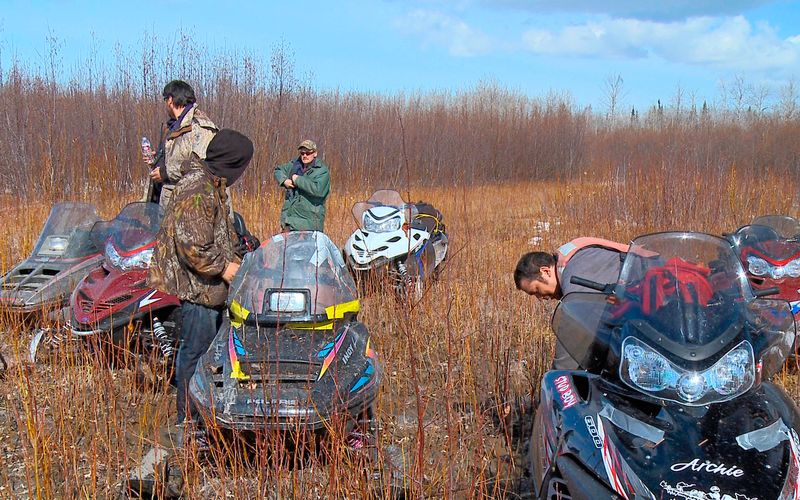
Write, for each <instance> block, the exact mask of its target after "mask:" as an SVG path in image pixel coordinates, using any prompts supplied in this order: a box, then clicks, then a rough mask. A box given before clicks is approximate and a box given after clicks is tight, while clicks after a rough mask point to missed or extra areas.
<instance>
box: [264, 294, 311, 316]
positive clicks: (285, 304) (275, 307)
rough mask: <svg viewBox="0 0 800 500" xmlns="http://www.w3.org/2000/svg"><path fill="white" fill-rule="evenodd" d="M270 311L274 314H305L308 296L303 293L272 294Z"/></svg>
mask: <svg viewBox="0 0 800 500" xmlns="http://www.w3.org/2000/svg"><path fill="white" fill-rule="evenodd" d="M269 310H270V311H273V312H287V313H289V312H291V313H294V312H303V311H305V310H306V294H304V293H303V292H272V293H271V294H270V296H269Z"/></svg>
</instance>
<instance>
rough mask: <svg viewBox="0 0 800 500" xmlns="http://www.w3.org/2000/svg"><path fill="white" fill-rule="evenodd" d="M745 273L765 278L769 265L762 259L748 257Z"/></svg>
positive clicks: (752, 256)
mask: <svg viewBox="0 0 800 500" xmlns="http://www.w3.org/2000/svg"><path fill="white" fill-rule="evenodd" d="M747 271H748V272H749V273H750V274H754V275H756V276H766V274H767V273H768V272H769V264H768V263H767V261H766V260H764V259H761V258H759V257H756V256H754V255H750V256H748V257H747Z"/></svg>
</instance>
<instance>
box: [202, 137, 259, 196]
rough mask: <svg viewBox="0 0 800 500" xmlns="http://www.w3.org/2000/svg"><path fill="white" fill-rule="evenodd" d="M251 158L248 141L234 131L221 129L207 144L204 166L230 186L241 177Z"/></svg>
mask: <svg viewBox="0 0 800 500" xmlns="http://www.w3.org/2000/svg"><path fill="white" fill-rule="evenodd" d="M252 158H253V142H252V141H251V140H250V139H248V138H247V137H246V136H244V135H243V134H240V133H239V132H237V131H235V130H231V129H222V130H220V131H219V132H217V134H216V135H215V136H214V138H213V139H211V142H210V143H208V149H207V150H206V160H205V164H206V167H207V168H208V170H209V171H210V172H211V173H212V174H213V175H215V176H217V177H223V178H225V179H226V180H227V181H228V182H227V185H228V186H230V185H231V184H233V183H234V182H236V180H237V179H238V178H239V177H241V176H242V174H243V173H244V169H245V168H247V165H248V164H249V163H250V160H251V159H252Z"/></svg>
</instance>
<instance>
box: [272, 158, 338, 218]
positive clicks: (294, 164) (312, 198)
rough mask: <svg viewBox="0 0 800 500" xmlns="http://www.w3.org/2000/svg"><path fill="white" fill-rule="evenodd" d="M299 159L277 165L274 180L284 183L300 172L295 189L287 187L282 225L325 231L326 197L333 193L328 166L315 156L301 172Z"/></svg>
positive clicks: (282, 211)
mask: <svg viewBox="0 0 800 500" xmlns="http://www.w3.org/2000/svg"><path fill="white" fill-rule="evenodd" d="M302 167H303V164H302V162H301V161H300V158H297V159H295V160H293V161H290V162H289V163H284V164H283V165H278V166H277V167H275V180H276V181H278V185H280V186H282V187H284V186H283V183H284V181H286V179H291V178H292V174H299V175H298V177H297V179H296V181H295V186H296V187H295V189H286V201H284V203H283V210H281V226H282V227H286V226H289V227H290V228H291V229H292V230H294V231H322V230H323V226H324V225H325V200H327V199H328V195H329V194H330V192H331V177H330V172H329V171H328V167H327V165H325V163H323V162H322V160H320V159H319V158H315V159H314V162H313V163H312V164H311V166H310V167H309V168H308V170H306V172H305V173H302V174H301V173H300V172H302Z"/></svg>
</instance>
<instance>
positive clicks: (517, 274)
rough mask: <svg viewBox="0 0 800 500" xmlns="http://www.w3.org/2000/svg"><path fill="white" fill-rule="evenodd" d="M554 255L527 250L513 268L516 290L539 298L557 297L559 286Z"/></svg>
mask: <svg viewBox="0 0 800 500" xmlns="http://www.w3.org/2000/svg"><path fill="white" fill-rule="evenodd" d="M557 262H558V261H557V259H556V256H555V255H553V254H551V253H547V252H528V253H526V254H525V255H523V256H522V257H520V259H519V262H517V267H516V268H515V269H514V284H515V285H516V287H517V290H522V291H523V292H525V293H527V294H528V295H533V296H534V297H537V298H539V299H558V298H560V297H561V286H560V285H559V283H558V276H557V275H556V263H557Z"/></svg>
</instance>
